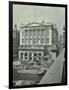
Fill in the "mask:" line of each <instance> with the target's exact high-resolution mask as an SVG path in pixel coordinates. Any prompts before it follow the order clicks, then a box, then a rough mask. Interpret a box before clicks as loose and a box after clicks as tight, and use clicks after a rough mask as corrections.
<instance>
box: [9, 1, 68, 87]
mask: <svg viewBox="0 0 69 90" xmlns="http://www.w3.org/2000/svg"><path fill="white" fill-rule="evenodd" d="M9 44H10V45H9V46H10V47H9V73H10V74H9V83H10V85H9V87H10V88H17V87H27V86H28V87H29V86H30V87H31V86H32V87H36V86H48V85H49V86H51V85H54V86H55V85H66V84H67V5H63V4H61V5H60V4H46V3H44V4H43V3H31V2H30V3H28V2H13V1H11V2H9Z"/></svg>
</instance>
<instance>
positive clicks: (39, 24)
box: [24, 22, 43, 27]
mask: <svg viewBox="0 0 69 90" xmlns="http://www.w3.org/2000/svg"><path fill="white" fill-rule="evenodd" d="M32 26H43V24H42V23H37V22H33V23H29V24H27V25H26V26H24V27H32Z"/></svg>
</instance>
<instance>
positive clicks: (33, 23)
mask: <svg viewBox="0 0 69 90" xmlns="http://www.w3.org/2000/svg"><path fill="white" fill-rule="evenodd" d="M51 25H52V24H51V23H46V24H45V23H37V22H32V23H29V24H26V25H25V26H21V27H20V28H26V27H35V26H36V27H37V26H51Z"/></svg>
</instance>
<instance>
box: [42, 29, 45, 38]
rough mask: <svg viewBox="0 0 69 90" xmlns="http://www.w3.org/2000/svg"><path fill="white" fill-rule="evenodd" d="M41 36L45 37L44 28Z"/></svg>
mask: <svg viewBox="0 0 69 90" xmlns="http://www.w3.org/2000/svg"><path fill="white" fill-rule="evenodd" d="M41 37H45V32H44V29H42V31H41Z"/></svg>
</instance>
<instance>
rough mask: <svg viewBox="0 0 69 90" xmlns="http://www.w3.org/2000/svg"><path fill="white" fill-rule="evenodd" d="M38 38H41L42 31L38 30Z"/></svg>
mask: <svg viewBox="0 0 69 90" xmlns="http://www.w3.org/2000/svg"><path fill="white" fill-rule="evenodd" d="M37 36H38V37H41V30H40V29H38V31H37Z"/></svg>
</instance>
